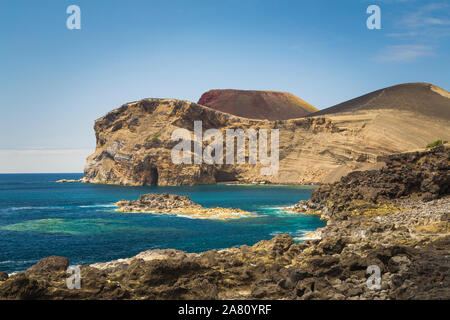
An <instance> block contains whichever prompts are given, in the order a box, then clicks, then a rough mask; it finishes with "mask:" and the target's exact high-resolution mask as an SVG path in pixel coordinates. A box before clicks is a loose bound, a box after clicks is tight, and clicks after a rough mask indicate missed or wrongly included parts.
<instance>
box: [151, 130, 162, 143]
mask: <svg viewBox="0 0 450 320" xmlns="http://www.w3.org/2000/svg"><path fill="white" fill-rule="evenodd" d="M160 135H161V131H158V132H157V133H155V134H154V135H153V136H152V141H157V140H158V139H159V136H160Z"/></svg>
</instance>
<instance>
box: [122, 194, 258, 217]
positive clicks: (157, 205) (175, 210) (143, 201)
mask: <svg viewBox="0 0 450 320" xmlns="http://www.w3.org/2000/svg"><path fill="white" fill-rule="evenodd" d="M117 206H118V209H117V210H118V211H120V212H147V213H163V214H175V215H183V216H188V217H191V218H208V219H235V218H242V217H252V216H254V215H255V214H253V213H251V212H247V211H244V210H241V209H233V208H220V207H216V208H204V207H202V206H201V205H199V204H197V203H195V202H193V201H192V200H191V199H190V198H189V197H188V196H180V195H177V194H168V193H162V194H160V193H147V194H143V195H141V196H140V197H139V199H138V200H133V201H127V200H122V201H119V202H117Z"/></svg>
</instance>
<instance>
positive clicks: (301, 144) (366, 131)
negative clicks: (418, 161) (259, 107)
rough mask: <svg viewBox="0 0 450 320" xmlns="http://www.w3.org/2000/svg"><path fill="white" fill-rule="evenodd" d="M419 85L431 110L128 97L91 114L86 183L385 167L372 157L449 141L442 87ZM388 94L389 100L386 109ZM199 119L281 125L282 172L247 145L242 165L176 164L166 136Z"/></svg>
mask: <svg viewBox="0 0 450 320" xmlns="http://www.w3.org/2000/svg"><path fill="white" fill-rule="evenodd" d="M419 88H420V90H419V91H420V92H421V95H420V97H421V100H420V101H421V103H423V104H424V106H425V107H423V108H422V109H424V110H426V109H427V108H428V107H427V106H428V105H427V103H428V102H427V99H425V98H426V97H428V101H429V102H430V103H431V102H432V103H433V105H432V106H431V105H430V106H429V108H430V110H431V109H432V108H433V110H434V111H433V112H430V113H426V112H419V111H420V110H419V111H418V110H416V107H415V106H416V105H414V106H412V105H411V104H408V103H407V104H405V105H403V107H399V106H400V105H401V101H403V100H402V99H400V100H396V99H391V98H388V99H387V100H386V99H385V100H383V108H379V109H376V108H375V107H373V106H372V105H371V107H370V108H363V107H359V108H358V109H357V110H351V111H348V110H347V107H346V108H343V110H342V112H333V113H330V114H326V115H317V116H314V117H307V118H299V119H289V120H277V121H269V120H252V119H247V118H242V117H237V116H233V115H231V114H229V113H224V112H220V111H217V110H213V109H211V108H208V107H205V106H202V105H199V104H196V103H192V102H188V101H181V100H173V99H144V100H140V101H137V102H132V103H128V104H125V105H123V106H121V107H120V108H118V109H115V110H113V111H111V112H109V113H108V114H107V115H105V116H104V117H102V118H100V119H98V120H96V122H95V126H94V129H95V135H96V138H97V145H96V150H95V152H94V153H93V154H92V155H91V156H89V158H88V159H87V163H86V167H85V176H84V178H83V181H84V182H92V183H112V184H124V185H195V184H214V183H217V182H223V181H239V182H243V183H251V182H262V181H266V182H269V183H281V184H318V183H326V182H333V181H336V180H338V179H339V178H340V177H342V176H343V175H345V174H347V173H348V172H351V171H355V170H364V169H369V168H377V167H380V166H382V165H383V163H382V161H377V159H379V157H380V156H383V155H386V154H390V153H398V152H405V151H410V150H414V149H417V148H422V147H424V146H425V145H426V144H427V143H429V142H431V141H434V140H436V139H439V138H442V139H446V140H450V118H448V117H447V116H446V114H447V113H446V112H447V111H448V110H450V98H449V96H450V95H449V96H446V95H445V94H444V93H445V92H446V91H445V90H443V89H440V90H441V91H439V92H438V91H437V89H435V88H434V87H425V88H424V87H423V86H419ZM405 90H406V92H408V90H410V91H411V90H412V91H411V92H412V94H413V93H414V92H416V86H407V87H406V89H405V88H404V90H402V91H401V94H400V93H399V94H397V95H393V96H395V97H397V98H399V97H400V98H401V97H404V96H405V95H406V96H407V94H406V93H405ZM444 91H445V92H444ZM381 94H382V93H379V94H377V95H376V97H378V96H379V95H381ZM447 95H448V93H447ZM390 96H392V94H390ZM389 100H393V101H392V103H391V105H390V107H389V108H388V107H387V105H388V102H387V101H389ZM358 101H359V100H358ZM408 101H409V100H408ZM374 108H375V109H374ZM439 110H440V113H439V112H438V111H439ZM335 111H336V110H335ZM199 120H200V121H202V125H203V131H205V130H207V129H211V128H217V129H219V130H220V131H221V132H222V133H224V134H223V135H224V136H225V130H227V129H243V130H248V129H255V130H256V131H258V130H260V129H268V130H270V129H278V130H279V137H280V138H279V140H280V142H279V170H278V171H277V172H276V174H273V175H268V176H263V175H261V167H264V165H261V164H260V163H259V162H258V164H256V165H254V164H249V163H248V162H249V161H248V148H247V151H246V154H245V156H246V158H245V160H246V163H245V164H234V165H231V164H223V165H208V164H189V165H188V164H177V165H175V164H173V162H172V160H171V150H172V148H173V147H174V146H175V145H176V144H177V142H175V141H172V140H171V135H172V133H173V132H174V130H176V129H179V128H184V129H187V130H189V131H190V132H191V133H192V132H193V130H194V121H199ZM208 143H209V142H204V143H203V147H205V146H206V145H207V144H208Z"/></svg>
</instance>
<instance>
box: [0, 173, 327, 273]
mask: <svg viewBox="0 0 450 320" xmlns="http://www.w3.org/2000/svg"><path fill="white" fill-rule="evenodd" d="M81 176H82V175H81V174H8V175H6V174H5V175H0V246H1V249H0V270H1V271H5V272H8V273H11V272H14V271H19V270H24V269H26V268H28V267H30V266H31V265H33V264H35V263H36V262H37V261H38V260H39V259H41V258H43V257H47V256H50V255H58V256H65V257H68V258H69V259H70V263H71V264H88V263H93V262H100V261H109V260H113V259H119V258H126V257H131V256H133V255H136V254H137V253H139V252H141V251H145V250H148V249H156V248H175V249H180V250H185V251H189V252H201V251H205V250H210V249H221V248H227V247H232V246H236V245H242V244H247V245H252V244H254V243H256V242H258V241H259V240H262V239H270V238H272V237H273V236H274V235H276V234H280V233H288V234H290V235H292V236H293V237H295V238H296V239H297V240H299V239H301V238H302V237H303V236H304V235H305V233H307V232H310V231H313V230H315V229H317V228H319V227H322V226H324V224H325V223H324V222H323V221H321V220H319V219H318V218H317V217H314V216H293V215H283V214H282V213H281V212H282V211H283V210H282V206H288V205H293V204H294V203H296V202H297V201H298V200H301V199H308V198H309V197H310V195H311V191H312V189H310V188H305V187H297V186H239V185H215V186H194V187H154V186H152V187H123V186H111V185H97V184H82V183H55V181H56V180H58V179H63V178H65V179H79V178H81ZM148 192H169V193H176V194H180V195H188V196H190V197H191V199H192V200H193V201H195V202H198V203H200V204H202V205H203V206H205V207H216V206H221V207H233V208H240V209H244V210H248V211H252V212H255V213H257V214H258V216H257V217H253V218H241V219H236V220H229V221H214V220H206V219H189V218H184V217H177V216H169V215H154V214H143V213H119V212H117V211H115V208H116V206H115V205H114V203H115V202H116V201H119V200H121V199H128V200H133V199H137V198H138V197H139V195H140V194H143V193H148Z"/></svg>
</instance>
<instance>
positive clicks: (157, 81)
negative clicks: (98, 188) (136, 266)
mask: <svg viewBox="0 0 450 320" xmlns="http://www.w3.org/2000/svg"><path fill="white" fill-rule="evenodd" d="M71 4H76V5H78V6H79V7H80V8H81V27H82V28H81V30H68V29H67V28H66V19H67V17H68V14H66V8H67V7H68V6H69V5H71ZM371 4H376V5H379V6H380V8H381V24H382V29H381V30H368V29H367V27H366V19H367V18H368V16H369V15H368V14H367V13H366V8H367V7H368V6H369V5H371ZM0 39H1V44H0V46H1V47H0V48H1V49H0V97H1V101H0V107H1V118H0V136H1V137H2V138H1V140H0V172H31V171H32V172H52V171H53V172H81V171H82V168H83V165H84V158H85V157H86V156H87V155H88V154H89V153H91V152H92V151H93V149H94V147H95V136H94V131H93V122H94V120H95V119H97V118H99V117H100V116H102V115H104V114H105V113H106V112H108V111H109V110H111V109H113V108H116V107H118V106H120V105H121V104H123V103H125V102H129V101H135V100H138V99H141V98H146V97H166V98H169V97H170V98H179V99H186V100H190V101H195V102H196V101H197V100H198V98H199V97H200V95H201V94H202V93H203V92H205V91H207V90H209V89H214V88H236V89H257V90H280V91H288V92H291V93H293V94H296V95H297V96H299V97H300V98H302V99H304V100H306V101H308V102H309V103H311V104H313V105H315V106H316V107H318V108H326V107H329V106H332V105H334V104H337V103H340V102H342V101H345V100H348V99H351V98H354V97H356V96H359V95H362V94H364V93H367V92H370V91H374V90H377V89H380V88H383V87H386V86H390V85H394V84H398V83H403V82H431V83H434V84H436V85H438V86H441V87H443V88H444V89H447V90H449V88H450V77H449V74H450V50H449V49H450V41H449V40H450V3H449V1H446V0H441V1H439V0H436V1H433V0H384V1H368V0H367V1H366V0H340V1H334V0H308V1H306V0H303V1H301V0H296V1H282V0H281V1H280V0H278V1H275V0H274V1H265V0H239V1H234V0H230V1H228V0H227V1H224V0H222V1H216V0H209V1H203V0H183V1H170V0H164V1H153V0H146V1H144V0H129V1H119V0H94V1H92V0H89V1H87V0H71V1H65V0H53V1H51V0H40V1H24V0H0Z"/></svg>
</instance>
